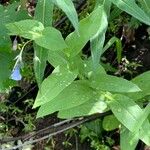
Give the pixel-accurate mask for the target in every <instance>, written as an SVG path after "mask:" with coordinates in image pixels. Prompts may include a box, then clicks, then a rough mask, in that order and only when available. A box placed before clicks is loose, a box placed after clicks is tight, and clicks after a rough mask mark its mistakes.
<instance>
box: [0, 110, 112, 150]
mask: <svg viewBox="0 0 150 150" xmlns="http://www.w3.org/2000/svg"><path fill="white" fill-rule="evenodd" d="M109 114H111V111H108V112H105V113H101V114H95V115H91V116H88V117H86V118H82V119H80V118H79V119H80V120H79V119H75V120H73V121H72V122H70V123H68V124H64V125H61V122H60V123H57V125H58V124H59V126H57V127H56V128H55V127H54V128H51V132H50V131H47V132H48V134H47V135H45V136H42V137H40V138H37V139H35V140H31V141H27V142H25V143H23V144H20V145H17V146H14V147H12V148H8V149H4V150H12V149H13V150H15V149H17V148H20V147H23V146H26V145H30V144H33V143H36V142H39V141H41V140H45V139H47V138H50V137H52V136H54V135H57V134H60V133H62V132H64V131H66V130H68V129H71V128H74V127H76V126H78V125H81V124H83V123H85V122H89V121H92V120H95V119H98V118H100V117H104V116H107V115H109ZM63 122H64V121H63ZM52 126H56V124H54V125H52ZM42 130H43V129H42ZM48 130H49V129H48ZM38 132H39V131H38ZM39 133H41V132H39ZM28 135H29V134H28ZM34 136H35V135H33V136H32V134H31V137H30V138H33V137H34ZM36 136H38V135H37V134H36ZM26 137H27V135H24V136H22V137H18V139H17V138H11V140H10V138H9V141H16V139H17V140H22V139H24V138H26ZM6 141H8V138H7V139H2V140H0V143H6Z"/></svg>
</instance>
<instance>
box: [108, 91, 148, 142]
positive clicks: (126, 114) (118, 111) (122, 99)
mask: <svg viewBox="0 0 150 150" xmlns="http://www.w3.org/2000/svg"><path fill="white" fill-rule="evenodd" d="M108 105H109V106H110V108H111V110H112V112H113V113H114V115H115V116H116V118H117V119H118V120H119V121H120V122H121V123H122V124H123V125H124V126H125V127H126V128H128V129H129V130H130V131H131V132H132V133H133V134H134V135H133V140H134V139H136V138H137V137H138V138H139V139H141V140H142V141H143V142H144V143H145V144H147V145H150V138H149V137H150V131H149V129H150V123H149V121H148V120H146V121H145V122H144V124H142V126H141V127H140V130H139V131H138V132H136V133H134V130H135V128H136V125H137V123H138V122H140V119H141V114H142V113H143V111H142V109H141V108H140V107H139V106H138V105H137V104H136V103H135V102H134V101H133V100H132V99H130V98H129V97H126V96H124V95H119V94H116V95H115V96H114V100H110V101H109V102H108Z"/></svg>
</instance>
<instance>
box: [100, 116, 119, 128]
mask: <svg viewBox="0 0 150 150" xmlns="http://www.w3.org/2000/svg"><path fill="white" fill-rule="evenodd" d="M119 125H120V122H119V121H118V120H117V119H116V117H115V116H114V115H109V116H106V117H105V118H104V120H103V128H104V130H106V131H112V130H114V129H116V128H118V127H119Z"/></svg>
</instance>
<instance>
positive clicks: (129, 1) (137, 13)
mask: <svg viewBox="0 0 150 150" xmlns="http://www.w3.org/2000/svg"><path fill="white" fill-rule="evenodd" d="M111 1H112V2H113V3H114V4H115V5H116V6H117V7H118V8H120V9H121V10H123V11H125V12H127V13H128V14H130V15H132V16H133V17H135V18H136V19H138V20H140V21H141V22H143V23H145V24H147V25H150V17H149V16H148V15H147V14H146V13H145V12H144V11H143V10H142V9H141V8H140V7H139V6H138V5H137V4H136V3H135V0H111Z"/></svg>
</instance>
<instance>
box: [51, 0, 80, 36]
mask: <svg viewBox="0 0 150 150" xmlns="http://www.w3.org/2000/svg"><path fill="white" fill-rule="evenodd" d="M52 1H53V3H54V4H56V5H57V6H58V7H59V8H61V9H62V10H63V11H64V12H65V13H66V15H67V17H68V18H69V20H70V21H71V23H72V25H73V26H74V28H75V29H76V31H77V33H78V15H77V12H76V10H75V7H74V4H73V2H72V0H52Z"/></svg>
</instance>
